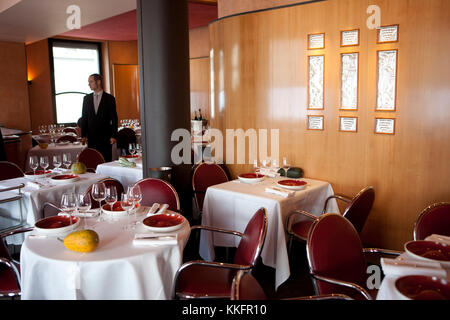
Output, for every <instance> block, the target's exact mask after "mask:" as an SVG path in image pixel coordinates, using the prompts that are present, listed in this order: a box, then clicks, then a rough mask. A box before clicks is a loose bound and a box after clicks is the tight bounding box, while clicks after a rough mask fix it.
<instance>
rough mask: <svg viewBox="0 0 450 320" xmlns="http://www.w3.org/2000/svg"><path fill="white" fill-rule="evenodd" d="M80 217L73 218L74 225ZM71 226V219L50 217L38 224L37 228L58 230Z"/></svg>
mask: <svg viewBox="0 0 450 320" xmlns="http://www.w3.org/2000/svg"><path fill="white" fill-rule="evenodd" d="M78 219H79V218H78V217H72V224H74V223H76V222H77V221H78ZM69 225H70V217H66V216H53V217H48V218H45V219H42V220H39V221H38V222H36V224H35V226H36V227H38V228H41V229H58V228H64V227H67V226H69Z"/></svg>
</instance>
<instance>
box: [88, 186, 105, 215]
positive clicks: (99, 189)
mask: <svg viewBox="0 0 450 320" xmlns="http://www.w3.org/2000/svg"><path fill="white" fill-rule="evenodd" d="M91 194H92V199H94V200H95V201H97V202H98V206H99V212H98V219H97V221H102V219H101V216H102V201H103V200H105V198H106V186H105V184H104V183H103V182H98V183H94V184H93V186H92V191H91Z"/></svg>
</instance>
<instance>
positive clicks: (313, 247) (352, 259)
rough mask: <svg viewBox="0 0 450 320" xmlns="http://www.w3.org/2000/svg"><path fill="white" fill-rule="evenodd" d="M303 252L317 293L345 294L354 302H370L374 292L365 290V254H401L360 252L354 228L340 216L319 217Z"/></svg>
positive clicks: (387, 251)
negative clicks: (357, 300)
mask: <svg viewBox="0 0 450 320" xmlns="http://www.w3.org/2000/svg"><path fill="white" fill-rule="evenodd" d="M306 252H307V257H308V264H309V270H310V273H311V276H312V277H313V282H314V286H315V290H316V293H317V294H319V295H323V294H336V293H339V294H345V295H347V296H350V297H352V298H354V299H368V300H372V299H373V298H375V297H376V293H377V291H376V290H368V289H367V288H366V282H367V278H368V276H369V274H368V273H367V261H366V258H365V253H380V254H388V255H399V254H400V253H401V252H399V251H394V250H387V249H378V248H363V246H362V244H361V240H360V238H359V234H358V232H357V231H356V229H355V227H354V226H353V224H352V223H351V222H350V221H349V220H348V219H346V218H344V217H343V216H342V215H340V214H337V213H327V214H324V215H322V216H320V217H319V218H318V219H317V220H316V221H315V222H314V224H313V225H312V227H311V230H310V231H309V234H308V240H307V246H306Z"/></svg>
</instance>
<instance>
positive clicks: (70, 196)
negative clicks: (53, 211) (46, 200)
mask: <svg viewBox="0 0 450 320" xmlns="http://www.w3.org/2000/svg"><path fill="white" fill-rule="evenodd" d="M76 208H77V197H76V195H75V193H64V194H63V195H62V198H61V210H62V211H63V212H65V213H67V214H68V215H69V216H70V224H72V214H73V212H74V211H75V210H76Z"/></svg>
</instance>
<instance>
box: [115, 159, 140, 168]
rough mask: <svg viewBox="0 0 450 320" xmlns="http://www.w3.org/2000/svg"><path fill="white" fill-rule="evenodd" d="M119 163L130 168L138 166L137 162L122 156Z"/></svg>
mask: <svg viewBox="0 0 450 320" xmlns="http://www.w3.org/2000/svg"><path fill="white" fill-rule="evenodd" d="M119 165H121V166H122V167H129V168H134V167H136V163H134V162H131V161H128V160H127V159H125V158H122V157H120V158H119Z"/></svg>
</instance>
